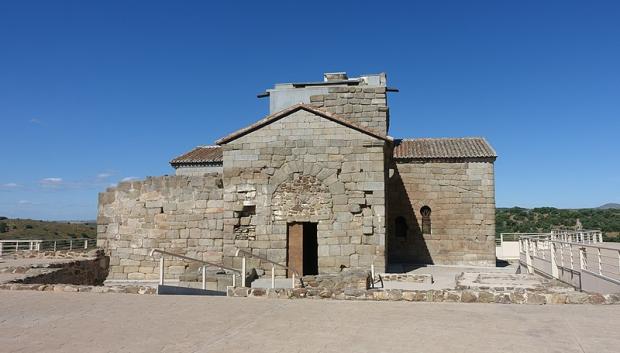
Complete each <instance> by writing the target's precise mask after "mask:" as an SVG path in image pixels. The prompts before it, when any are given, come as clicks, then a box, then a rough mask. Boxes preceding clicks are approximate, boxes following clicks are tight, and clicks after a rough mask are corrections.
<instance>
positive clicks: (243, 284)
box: [235, 249, 304, 288]
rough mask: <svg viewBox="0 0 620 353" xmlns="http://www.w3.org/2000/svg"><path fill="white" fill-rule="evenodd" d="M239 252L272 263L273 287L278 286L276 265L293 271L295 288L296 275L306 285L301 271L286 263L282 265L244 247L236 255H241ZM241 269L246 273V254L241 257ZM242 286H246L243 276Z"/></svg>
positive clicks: (302, 284)
mask: <svg viewBox="0 0 620 353" xmlns="http://www.w3.org/2000/svg"><path fill="white" fill-rule="evenodd" d="M239 254H245V255H248V256H249V257H253V258H256V259H259V260H261V261H265V262H269V263H270V264H271V288H275V287H276V273H275V267H276V266H278V267H281V268H284V269H286V270H287V271H290V272H292V274H293V275H292V281H293V288H294V287H295V276H297V277H298V278H299V283H300V284H301V286H302V287H303V286H304V282H303V280H302V279H301V276H300V275H299V273H298V272H297V271H295V270H293V269H292V268H290V267H288V266H286V265H282V264H280V263H277V262H275V261H271V260H269V259H267V258H265V257H262V256H259V255H254V254H252V253H251V252H249V251H245V250H242V249H237V251H235V256H239ZM241 271H242V272H244V273H245V256H243V257H242V258H241ZM241 286H242V287H245V277H242V278H241Z"/></svg>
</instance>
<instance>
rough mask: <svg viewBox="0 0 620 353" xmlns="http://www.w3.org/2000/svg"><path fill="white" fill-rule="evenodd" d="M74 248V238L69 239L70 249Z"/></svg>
mask: <svg viewBox="0 0 620 353" xmlns="http://www.w3.org/2000/svg"><path fill="white" fill-rule="evenodd" d="M71 250H73V239H69V251H71Z"/></svg>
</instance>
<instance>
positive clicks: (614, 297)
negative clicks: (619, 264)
mask: <svg viewBox="0 0 620 353" xmlns="http://www.w3.org/2000/svg"><path fill="white" fill-rule="evenodd" d="M227 295H228V296H229V297H252V298H274V299H276V298H277V299H306V298H307V299H335V300H379V301H409V302H433V303H439V302H451V303H496V304H536V305H543V304H620V294H606V295H601V294H595V293H583V292H570V293H548V292H535V291H527V290H514V291H506V292H494V291H489V290H478V291H475V290H401V289H387V290H381V289H369V290H354V289H351V290H336V291H331V290H328V289H326V288H293V289H289V288H275V289H271V288H269V289H265V288H242V287H237V288H232V287H229V288H228V292H227Z"/></svg>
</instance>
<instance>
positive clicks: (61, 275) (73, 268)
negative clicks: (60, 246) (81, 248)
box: [6, 250, 109, 286]
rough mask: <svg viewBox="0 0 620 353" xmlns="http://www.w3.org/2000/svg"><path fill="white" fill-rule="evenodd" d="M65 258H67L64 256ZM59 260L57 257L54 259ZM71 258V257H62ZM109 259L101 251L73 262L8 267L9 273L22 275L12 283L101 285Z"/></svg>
mask: <svg viewBox="0 0 620 353" xmlns="http://www.w3.org/2000/svg"><path fill="white" fill-rule="evenodd" d="M65 256H67V255H66V254H65ZM54 258H59V257H54ZM60 258H62V257H60ZM64 258H69V259H70V258H71V257H64ZM108 265H109V258H108V257H107V256H105V255H104V253H103V250H97V251H91V252H89V253H82V254H80V256H78V257H77V259H76V260H75V261H70V262H60V263H48V264H45V263H44V264H37V265H33V266H31V267H28V268H26V267H22V266H19V267H16V268H11V267H8V268H6V269H9V270H11V273H20V274H24V277H23V278H20V279H16V280H14V281H13V282H14V283H23V284H56V283H63V284H76V285H92V286H97V285H102V284H103V281H105V279H106V277H107V275H108Z"/></svg>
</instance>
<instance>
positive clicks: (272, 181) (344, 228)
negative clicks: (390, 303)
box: [223, 110, 386, 275]
mask: <svg viewBox="0 0 620 353" xmlns="http://www.w3.org/2000/svg"><path fill="white" fill-rule="evenodd" d="M385 148H386V147H385V142H384V141H383V140H380V139H377V138H374V137H371V136H369V135H367V134H364V133H361V132H359V131H356V130H353V129H350V128H348V127H345V126H343V125H340V124H338V123H336V122H333V121H330V120H327V119H325V118H322V117H319V116H316V115H314V114H313V113H310V112H308V111H306V110H299V111H296V112H294V113H291V115H289V116H286V117H284V118H282V119H280V120H278V121H276V122H273V123H271V124H270V125H267V126H264V127H262V128H261V129H258V130H255V131H253V132H250V133H248V134H247V135H244V136H242V137H239V138H238V139H236V140H233V141H231V142H229V143H227V144H225V145H223V154H224V175H223V176H224V190H225V193H224V255H225V256H224V264H225V265H231V266H233V267H235V268H238V267H239V266H240V259H239V258H235V257H233V256H232V254H233V253H234V251H235V248H242V249H246V250H249V251H252V253H254V254H256V255H259V256H262V257H266V258H268V259H269V260H272V261H275V262H278V263H282V264H286V262H287V224H288V223H291V222H315V223H317V238H318V262H319V273H321V274H323V273H334V272H338V271H340V270H341V266H346V267H353V268H357V267H359V268H366V269H367V268H369V267H370V264H371V263H374V264H375V265H376V266H378V268H384V266H385V259H384V243H385V215H386V211H385V179H386V174H385V170H386V169H385V161H384V149H385ZM248 266H250V267H258V268H263V269H265V270H266V271H270V270H271V265H269V264H262V263H260V262H258V261H255V260H252V262H251V263H250V264H249V265H248ZM277 271H278V272H277V274H278V275H284V271H283V270H277Z"/></svg>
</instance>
